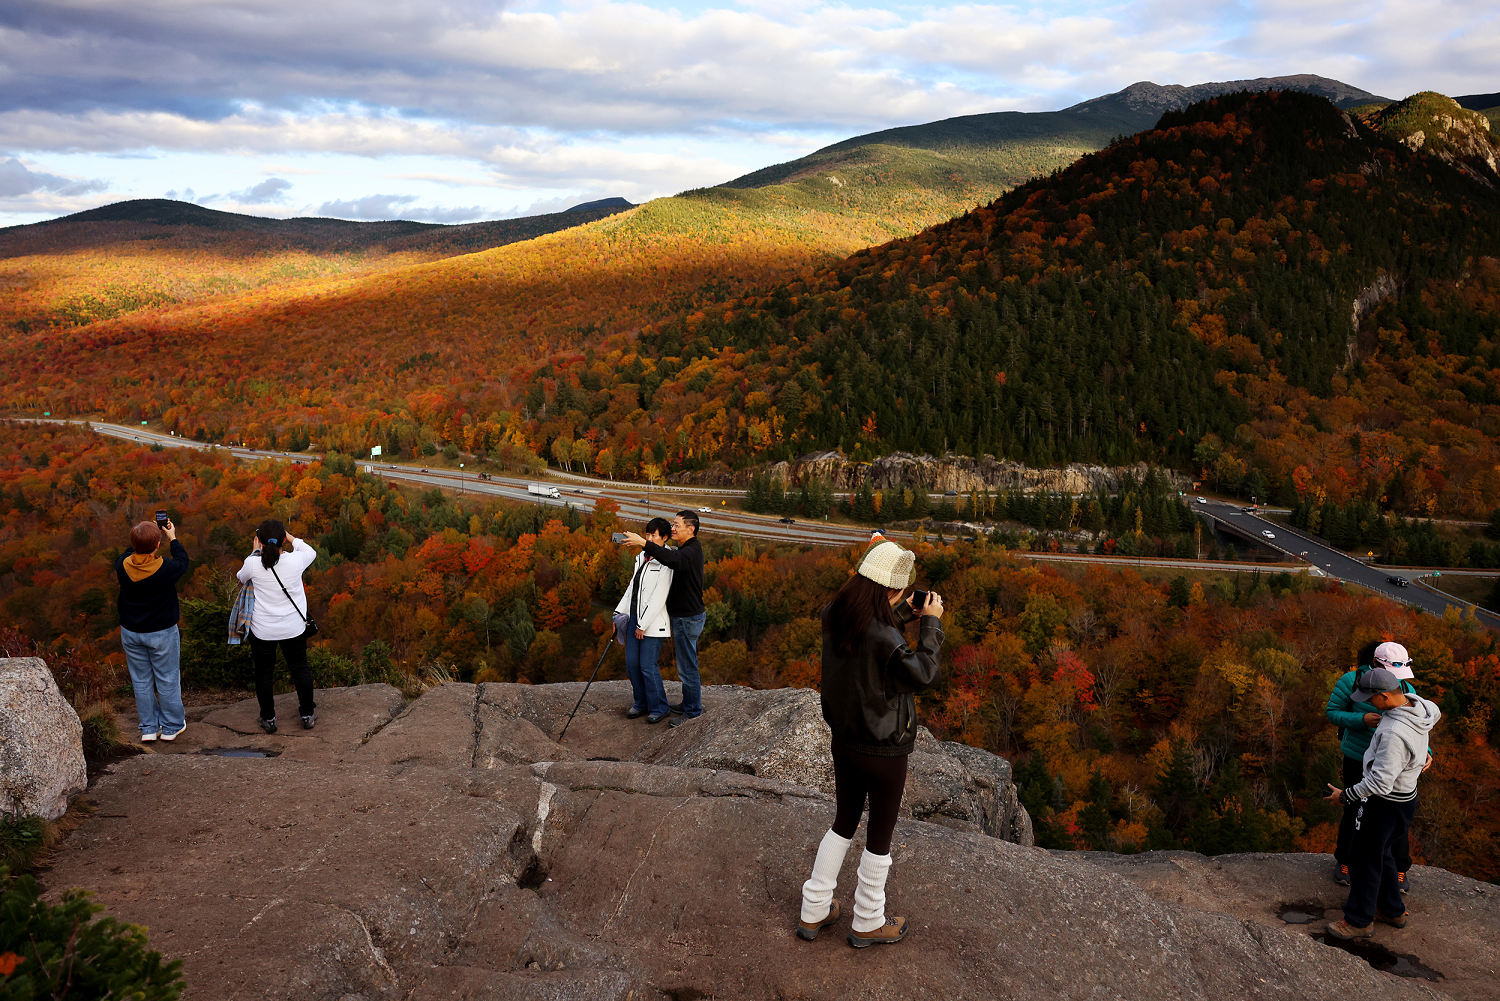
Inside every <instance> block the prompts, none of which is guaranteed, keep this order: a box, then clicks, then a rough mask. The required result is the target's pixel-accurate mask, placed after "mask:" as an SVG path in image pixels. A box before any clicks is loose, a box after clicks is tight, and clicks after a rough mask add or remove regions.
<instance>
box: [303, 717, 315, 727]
mask: <svg viewBox="0 0 1500 1001" xmlns="http://www.w3.org/2000/svg"><path fill="white" fill-rule="evenodd" d="M317 722H318V717H316V716H304V717H302V729H304V730H311V729H312V728H313V724H315V723H317Z"/></svg>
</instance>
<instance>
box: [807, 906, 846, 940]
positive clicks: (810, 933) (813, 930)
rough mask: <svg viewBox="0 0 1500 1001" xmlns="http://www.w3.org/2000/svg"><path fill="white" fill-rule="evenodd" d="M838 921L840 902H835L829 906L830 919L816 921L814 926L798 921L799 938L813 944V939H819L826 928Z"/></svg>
mask: <svg viewBox="0 0 1500 1001" xmlns="http://www.w3.org/2000/svg"><path fill="white" fill-rule="evenodd" d="M838 919H839V902H838V901H837V900H835V901H834V902H833V903H832V904H830V905H829V906H828V917H826V918H824V919H823V920H822V921H814V922H813V923H812V924H808V923H807V922H806V921H802V920H798V922H797V937H798V938H800V939H806V940H807V941H809V942H811V941H812V940H813V939H815V938H817V937H818V932H820V931H822V930H823V929H824V928H827V927H828V926H829V925H831V924H833V923H834V922H835V921H837V920H838Z"/></svg>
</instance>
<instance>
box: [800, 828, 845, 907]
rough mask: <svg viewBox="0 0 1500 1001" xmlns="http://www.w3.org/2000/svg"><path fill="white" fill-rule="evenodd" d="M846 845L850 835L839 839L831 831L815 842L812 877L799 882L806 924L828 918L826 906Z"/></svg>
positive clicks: (831, 902) (831, 900)
mask: <svg viewBox="0 0 1500 1001" xmlns="http://www.w3.org/2000/svg"><path fill="white" fill-rule="evenodd" d="M849 845H850V839H849V838H841V837H839V836H838V835H837V834H834V833H833V832H832V831H829V832H828V833H827V834H825V835H823V840H822V841H821V842H819V843H818V857H817V858H816V859H814V860H813V871H812V876H810V877H809V878H808V880H807V882H806V883H803V884H802V920H803V921H805V922H807V923H808V924H815V923H816V922H819V921H822V920H823V919H824V918H826V917H828V908H829V907H831V906H832V905H833V890H834V887H836V886H838V882H839V869H840V868H842V867H843V865H844V856H845V855H846V854H848V852H849Z"/></svg>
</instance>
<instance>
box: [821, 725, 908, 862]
mask: <svg viewBox="0 0 1500 1001" xmlns="http://www.w3.org/2000/svg"><path fill="white" fill-rule="evenodd" d="M906 757H907V756H906V755H904V754H896V755H891V756H885V755H879V754H860V753H859V752H857V751H851V750H849V749H847V748H844V747H840V746H839V744H838V742H837V741H835V742H834V745H833V785H834V801H835V802H836V803H837V804H838V807H837V812H836V813H835V814H834V818H833V833H834V834H837V835H838V836H839V837H841V838H852V837H854V832H855V831H856V830H858V829H859V818H860V815H861V814H862V813H864V812H865V800H866V799H867V798H868V799H869V801H870V825H869V827H868V828H867V829H866V831H865V850H866V851H867V852H869V853H870V854H871V855H889V854H890V853H891V835H892V834H894V833H895V831H896V814H898V813H899V812H901V794H902V793H903V792H905V791H906Z"/></svg>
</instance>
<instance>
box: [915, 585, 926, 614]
mask: <svg viewBox="0 0 1500 1001" xmlns="http://www.w3.org/2000/svg"><path fill="white" fill-rule="evenodd" d="M926 604H927V592H926V591H921V590H917V591H913V592H912V593H911V607H912V608H915V609H916V610H917V611H919V612H920V611H921V610H922V607H923V606H924V605H926Z"/></svg>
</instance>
